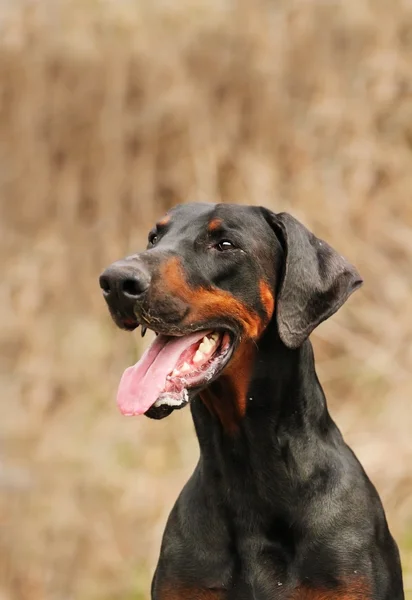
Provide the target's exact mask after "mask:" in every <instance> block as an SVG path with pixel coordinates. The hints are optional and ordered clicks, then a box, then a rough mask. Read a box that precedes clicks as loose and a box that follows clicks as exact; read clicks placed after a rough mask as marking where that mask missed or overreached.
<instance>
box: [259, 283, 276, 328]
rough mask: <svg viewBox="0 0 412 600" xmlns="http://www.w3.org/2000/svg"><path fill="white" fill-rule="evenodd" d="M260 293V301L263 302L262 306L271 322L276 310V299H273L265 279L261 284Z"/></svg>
mask: <svg viewBox="0 0 412 600" xmlns="http://www.w3.org/2000/svg"><path fill="white" fill-rule="evenodd" d="M259 291H260V301H261V302H262V306H263V308H264V309H265V312H266V315H267V320H268V321H270V319H271V318H272V316H273V311H274V308H275V299H274V297H273V294H272V292H271V289H270V287H269V286H268V284H267V283H266V281H264V280H263V279H262V280H261V281H260V282H259Z"/></svg>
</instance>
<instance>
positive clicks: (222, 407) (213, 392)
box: [200, 340, 255, 435]
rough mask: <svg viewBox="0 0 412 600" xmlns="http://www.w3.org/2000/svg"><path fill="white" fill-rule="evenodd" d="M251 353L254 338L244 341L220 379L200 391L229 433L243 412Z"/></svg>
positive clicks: (252, 358) (245, 403)
mask: <svg viewBox="0 0 412 600" xmlns="http://www.w3.org/2000/svg"><path fill="white" fill-rule="evenodd" d="M254 357H255V347H254V344H253V342H251V341H250V340H249V341H246V342H244V343H243V344H241V346H240V347H239V348H238V349H237V350H236V353H235V355H234V356H233V358H232V360H231V361H230V362H229V364H228V366H227V367H226V369H225V370H224V371H223V373H222V375H221V376H220V377H219V379H218V380H217V381H215V382H213V383H212V384H211V385H210V386H209V387H207V388H206V389H205V390H203V391H202V392H201V393H200V398H201V399H202V401H203V402H204V404H205V405H206V407H207V408H208V410H209V412H210V413H211V414H212V415H214V416H215V417H216V418H217V419H218V420H219V421H220V423H221V424H222V427H223V429H224V431H225V432H226V433H227V434H229V435H233V434H234V433H236V431H237V430H238V428H239V423H240V421H241V420H242V418H243V417H244V416H245V414H246V406H247V401H248V399H247V394H248V390H249V385H250V381H251V377H252V369H253V360H254Z"/></svg>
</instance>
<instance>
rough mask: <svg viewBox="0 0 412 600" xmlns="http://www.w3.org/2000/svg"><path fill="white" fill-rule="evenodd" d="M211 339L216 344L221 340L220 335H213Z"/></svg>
mask: <svg viewBox="0 0 412 600" xmlns="http://www.w3.org/2000/svg"><path fill="white" fill-rule="evenodd" d="M210 339H212V340H213V341H214V343H215V344H216V342H217V341H218V339H219V334H218V333H214V334H213V335H211V336H210Z"/></svg>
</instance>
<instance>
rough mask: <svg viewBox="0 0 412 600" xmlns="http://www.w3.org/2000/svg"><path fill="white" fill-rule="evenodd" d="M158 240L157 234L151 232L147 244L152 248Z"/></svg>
mask: <svg viewBox="0 0 412 600" xmlns="http://www.w3.org/2000/svg"><path fill="white" fill-rule="evenodd" d="M158 239H159V236H158V235H157V233H155V232H154V231H151V232H150V233H149V237H148V240H149V244H151V245H152V246H154V244H155V243H156V242H157V240H158Z"/></svg>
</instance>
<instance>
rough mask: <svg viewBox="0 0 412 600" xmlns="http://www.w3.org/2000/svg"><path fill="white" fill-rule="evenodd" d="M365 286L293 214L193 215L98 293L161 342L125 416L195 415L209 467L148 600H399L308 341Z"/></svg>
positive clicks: (141, 367) (376, 513)
mask: <svg viewBox="0 0 412 600" xmlns="http://www.w3.org/2000/svg"><path fill="white" fill-rule="evenodd" d="M361 283H362V281H361V278H360V276H359V274H358V273H357V271H356V270H355V268H354V267H353V266H351V265H350V264H349V263H348V262H347V261H346V260H345V259H344V258H343V257H342V256H340V255H339V254H338V253H337V252H336V251H335V250H333V249H332V248H331V247H330V246H329V245H328V244H326V243H325V242H324V241H321V240H319V239H318V238H316V237H315V236H314V235H313V234H312V233H310V232H309V231H308V230H307V229H306V228H305V227H304V226H303V225H301V224H300V223H299V222H298V221H296V220H295V219H294V218H293V217H291V216H290V215H288V214H286V213H281V214H275V213H272V212H270V211H269V210H267V209H265V208H259V207H254V206H253V207H252V206H249V207H245V206H236V205H221V204H219V205H213V204H188V205H184V206H178V207H176V208H174V209H173V210H172V211H170V212H169V213H168V214H167V215H166V217H165V218H164V219H162V220H161V221H160V222H159V223H158V224H157V226H156V227H155V228H154V229H153V230H152V231H151V233H150V234H149V245H148V248H147V250H146V251H145V252H142V253H140V254H137V255H134V256H129V257H127V258H126V259H124V260H121V261H119V262H116V263H114V264H112V265H111V266H110V267H109V268H108V269H107V270H106V271H105V272H104V273H103V275H102V276H101V278H100V285H101V287H102V289H103V294H104V296H105V298H106V300H107V303H108V305H109V308H110V312H111V314H112V316H113V318H114V320H115V322H116V323H117V325H118V326H119V327H122V328H124V329H127V330H133V329H135V328H136V327H137V326H138V325H139V324H140V325H141V326H142V328H143V329H142V332H143V333H144V332H145V330H146V328H150V329H152V330H153V331H155V332H156V334H158V335H157V337H156V339H155V341H154V342H153V344H152V346H151V347H150V348H149V350H148V351H147V352H146V354H145V355H144V356H143V357H142V359H141V360H140V361H139V363H138V364H137V365H135V366H134V367H130V368H129V369H127V370H126V372H125V374H124V376H123V379H122V381H121V384H120V388H119V393H118V404H119V407H120V409H121V411H122V412H123V413H125V414H146V415H147V416H149V417H152V418H155V419H160V418H163V417H165V416H167V415H169V414H170V413H171V412H172V411H173V410H175V409H177V408H181V407H183V406H185V405H186V404H188V403H190V406H191V411H192V414H193V420H194V424H195V428H196V433H197V436H198V439H199V445H200V459H199V462H198V464H197V466H196V469H195V471H194V473H193V475H192V477H191V478H190V480H189V481H188V483H187V484H186V486H185V487H184V489H183V491H182V493H181V495H180V497H179V499H178V501H177V503H176V504H175V507H174V508H173V511H172V513H171V515H170V518H169V520H168V524H167V527H166V531H165V534H164V537H163V543H162V548H161V554H160V559H159V563H158V566H157V569H156V573H155V577H154V580H153V585H152V599H153V600H332V599H336V600H366V599H368V600H401V599H402V598H404V594H403V585H402V575H401V567H400V561H399V553H398V549H397V546H396V544H395V542H394V540H393V538H392V536H391V534H390V532H389V529H388V525H387V522H386V519H385V514H384V511H383V508H382V505H381V502H380V499H379V497H378V494H377V492H376V490H375V488H374V486H373V485H372V484H371V482H370V481H369V479H368V477H367V476H366V474H365V472H364V470H363V469H362V467H361V465H360V463H359V462H358V460H357V459H356V457H355V456H354V454H353V452H352V451H351V450H350V449H349V448H348V446H347V445H346V444H345V442H344V440H343V439H342V435H341V433H340V432H339V429H338V428H337V427H336V425H335V423H334V422H333V421H332V419H331V417H330V415H329V413H328V410H327V407H326V401H325V396H324V394H323V391H322V388H321V385H320V383H319V381H318V378H317V376H316V372H315V366H314V359H313V352H312V346H311V343H310V342H309V340H308V336H309V334H310V333H311V331H312V330H313V329H314V328H315V327H316V326H317V325H318V324H319V323H321V322H322V321H324V320H325V319H327V318H328V317H330V316H331V315H332V314H333V313H334V312H336V311H337V310H338V309H339V308H340V306H342V304H343V303H344V302H345V301H346V299H347V298H348V297H349V295H350V294H351V293H352V292H353V291H354V290H356V289H357V288H358V287H359V286H360V285H361Z"/></svg>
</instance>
